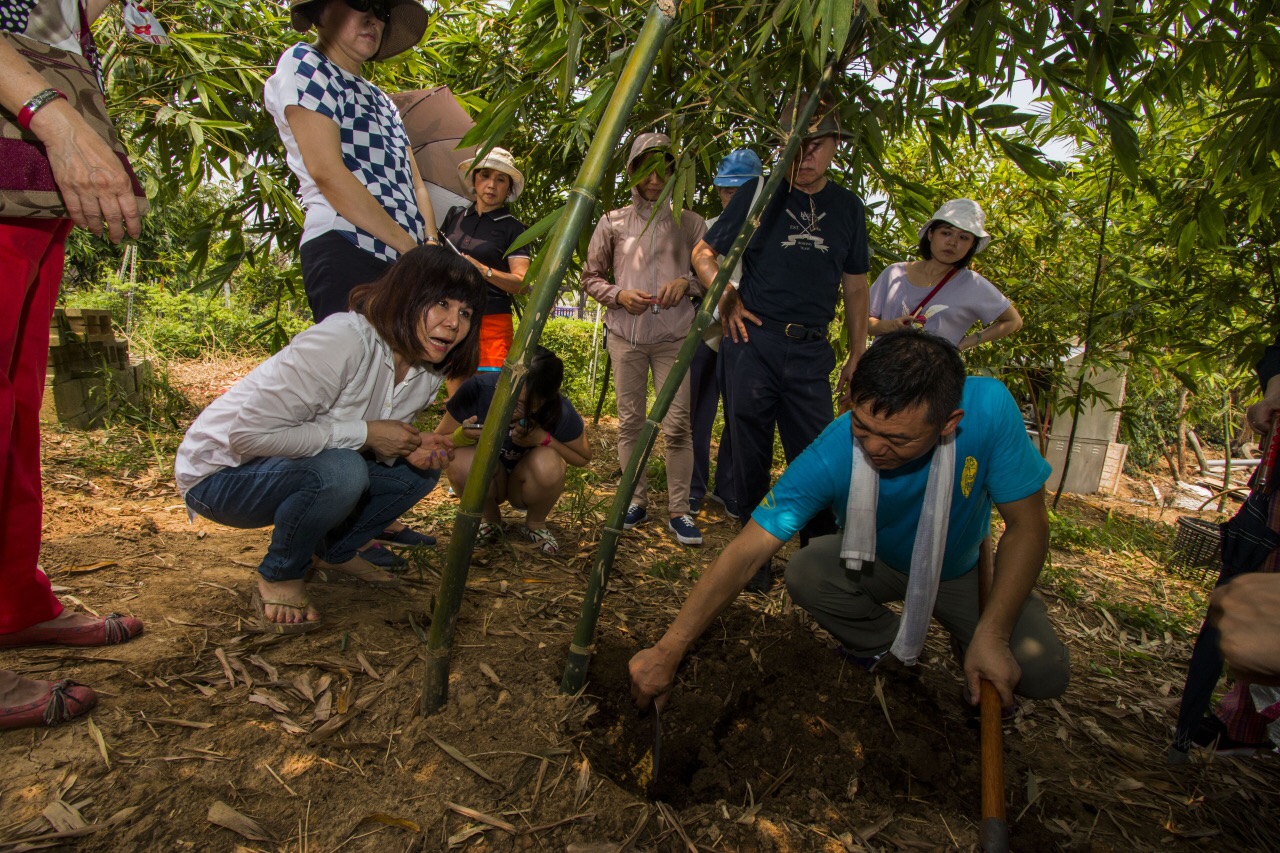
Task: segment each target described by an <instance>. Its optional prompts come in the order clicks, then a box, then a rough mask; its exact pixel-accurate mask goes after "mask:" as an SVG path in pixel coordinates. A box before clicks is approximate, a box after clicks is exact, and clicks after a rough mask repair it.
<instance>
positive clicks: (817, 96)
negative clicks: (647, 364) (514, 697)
mask: <svg viewBox="0 0 1280 853" xmlns="http://www.w3.org/2000/svg"><path fill="white" fill-rule="evenodd" d="M863 20H864V17H863V15H862V13H861V10H860V13H859V16H858V19H857V21H856V22H855V26H854V27H853V28H851V31H850V33H849V37H850V39H852V38H853V37H854V35H855V32H854V31H855V30H856V31H860V30H861V24H862V22H863ZM840 64H841V61H840V60H839V59H838V58H837V59H833V60H832V62H831V63H830V64H829V65H827V67H826V69H825V70H824V71H823V73H822V77H821V78H820V79H819V81H818V85H817V86H816V87H815V88H814V90H813V91H812V92H811V93H810V95H809V98H808V100H806V101H805V103H804V106H803V107H801V109H800V111H799V114H798V116H796V118H795V120H794V121H793V122H792V125H791V127H792V130H791V134H790V135H789V136H788V137H787V142H786V145H785V146H784V147H783V149H782V152H781V154H780V155H779V156H778V160H777V165H776V167H775V168H774V170H773V173H772V174H771V175H770V176H769V180H768V181H767V182H766V183H765V185H764V188H763V190H761V192H760V197H759V198H757V199H756V201H755V204H753V205H752V206H751V210H750V212H749V213H748V214H747V218H746V221H745V222H743V224H742V230H741V231H739V232H738V236H737V238H735V239H734V241H733V245H732V246H731V247H730V248H729V252H728V254H726V255H725V256H724V258H723V259H722V260H721V262H720V271H719V272H718V273H717V274H716V277H715V280H714V281H713V282H712V283H711V286H710V287H708V288H707V293H706V295H705V296H704V297H703V298H702V305H701V307H699V309H698V312H697V314H695V315H694V318H693V327H692V328H691V329H690V330H689V334H688V335H687V336H686V337H685V340H684V345H683V346H682V347H681V348H680V355H679V356H678V357H677V358H676V362H675V364H674V365H673V366H672V368H671V372H670V373H668V374H667V381H666V382H665V383H663V385H662V388H661V389H660V390H659V391H658V393H657V396H656V398H655V399H654V403H653V408H652V409H650V411H649V416H648V417H647V418H646V419H645V422H644V426H643V427H642V428H641V431H640V439H639V441H638V442H637V443H636V447H635V449H634V450H633V451H632V453H631V459H630V460H628V462H627V468H626V470H625V471H623V473H622V479H621V480H620V481H619V483H618V492H617V494H616V495H615V497H614V500H613V505H612V506H611V507H610V509H609V515H608V518H607V520H606V521H605V528H604V532H603V534H602V536H601V538H600V547H599V549H598V550H597V551H596V555H595V559H594V560H593V561H592V564H591V573H590V575H588V577H587V591H586V595H585V596H583V601H582V612H581V614H580V615H579V617H578V624H577V627H576V628H575V630H574V634H573V642H572V644H570V646H569V661H568V664H567V665H566V666H565V670H564V677H563V678H562V679H561V681H560V691H561V692H562V693H567V694H570V695H572V694H575V693H577V692H578V691H580V690H581V689H582V688H583V686H584V685H585V684H586V681H587V667H588V665H589V664H590V663H591V654H592V644H593V642H594V640H595V634H596V623H597V622H598V621H599V619H600V606H601V605H602V604H603V603H604V596H605V592H606V591H607V590H608V586H609V572H610V571H611V570H612V568H613V561H614V558H615V557H616V556H617V553H618V541H619V539H620V538H621V536H622V522H623V517H624V516H625V515H626V512H627V507H628V506H629V505H630V504H631V497H632V495H633V494H634V493H635V488H636V480H637V478H638V477H639V474H640V471H642V470H644V466H645V465H646V464H648V461H649V452H650V451H651V450H652V449H653V442H654V440H655V439H656V438H657V436H658V428H659V427H660V426H661V424H662V419H663V417H665V416H666V414H667V409H668V408H670V406H671V401H672V400H674V399H675V396H676V391H677V390H679V388H680V383H681V382H683V381H684V376H685V374H686V373H687V372H688V370H689V364H690V363H691V362H692V361H693V354H694V353H695V352H696V351H697V349H698V346H699V344H701V343H702V334H703V332H704V331H706V328H707V326H708V325H710V323H711V311H712V309H713V308H715V306H716V304H717V303H718V302H719V301H720V294H721V293H722V292H723V291H724V286H725V283H726V282H727V281H728V280H729V276H730V275H731V274H732V273H733V268H734V267H735V266H737V264H738V259H739V258H741V257H742V253H743V251H744V250H745V249H746V247H747V243H748V242H750V240H751V236H752V235H753V234H754V233H755V230H756V228H757V227H759V225H760V218H761V216H762V215H763V214H764V210H765V208H766V207H767V206H768V204H769V202H770V201H771V200H772V199H773V197H774V195H776V194H777V192H778V189H779V188H780V187H781V186H782V181H783V178H784V177H785V175H786V172H787V168H788V164H790V162H791V160H792V158H793V157H795V155H796V152H797V151H799V150H800V143H801V141H802V136H803V133H804V130H805V129H806V128H807V127H808V126H809V122H810V120H812V118H813V116H814V114H815V113H816V112H817V109H818V104H819V102H820V101H821V99H822V97H823V95H825V94H826V92H827V90H828V89H830V87H831V82H832V80H833V79H834V78H835V76H836V73H837V69H838V68H839V67H840Z"/></svg>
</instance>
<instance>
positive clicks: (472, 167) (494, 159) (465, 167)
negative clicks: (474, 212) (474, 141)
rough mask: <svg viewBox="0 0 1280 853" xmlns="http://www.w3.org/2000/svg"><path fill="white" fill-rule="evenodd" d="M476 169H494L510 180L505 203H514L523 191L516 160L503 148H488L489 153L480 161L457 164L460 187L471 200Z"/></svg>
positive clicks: (522, 177) (474, 191) (474, 185)
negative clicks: (509, 190)
mask: <svg viewBox="0 0 1280 853" xmlns="http://www.w3.org/2000/svg"><path fill="white" fill-rule="evenodd" d="M476 169H494V170H496V171H499V172H502V173H503V174H504V175H506V176H507V177H509V178H510V179H511V192H510V193H509V194H508V195H507V201H515V200H516V199H518V198H519V197H520V193H521V192H522V191H523V190H524V175H523V174H521V172H520V170H519V169H517V168H516V160H515V158H514V157H512V156H511V152H510V151H508V150H507V149H505V148H490V149H489V153H488V154H486V155H484V156H483V157H481V158H480V159H478V160H476V161H474V162H472V161H469V160H468V161H467V162H465V163H460V164H458V177H459V178H461V179H462V185H463V186H464V187H466V190H467V195H469V196H470V197H471V198H475V197H476V183H475V181H473V180H471V176H472V174H474V173H475V171H476Z"/></svg>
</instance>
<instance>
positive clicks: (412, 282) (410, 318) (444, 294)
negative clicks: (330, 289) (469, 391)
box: [348, 246, 485, 379]
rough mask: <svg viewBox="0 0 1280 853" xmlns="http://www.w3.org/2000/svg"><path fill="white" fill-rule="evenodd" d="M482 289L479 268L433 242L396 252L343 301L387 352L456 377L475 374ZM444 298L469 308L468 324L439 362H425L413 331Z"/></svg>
mask: <svg viewBox="0 0 1280 853" xmlns="http://www.w3.org/2000/svg"><path fill="white" fill-rule="evenodd" d="M484 289H485V282H484V279H483V278H482V277H481V275H480V271H479V270H477V269H476V268H475V267H474V266H473V265H472V264H471V262H470V261H468V260H466V259H465V258H463V257H462V256H461V255H456V254H454V253H453V252H451V251H449V250H448V249H442V248H439V247H437V246H418V247H417V248H415V249H410V250H409V251H408V252H405V253H404V254H403V255H401V256H400V260H398V261H396V263H395V265H394V266H392V267H391V268H390V269H388V270H387V271H386V272H385V273H383V274H382V277H381V278H379V279H378V280H377V281H374V282H371V283H369V284H362V285H360V286H358V287H356V288H354V289H353V290H352V291H351V296H350V297H349V301H348V305H349V306H350V308H351V310H352V311H355V312H356V313H358V314H363V315H364V317H365V319H367V320H368V321H369V324H370V325H371V326H373V328H374V331H376V332H377V333H378V335H379V337H381V338H382V339H383V340H384V341H386V342H387V344H388V345H389V346H390V347H391V349H392V351H393V352H396V353H399V354H400V355H401V356H402V357H404V358H407V359H408V360H409V362H410V363H411V364H415V365H426V366H430V367H431V368H432V369H433V370H436V371H438V372H439V373H442V374H444V375H445V376H446V377H448V378H450V379H457V378H460V377H467V376H470V375H471V374H473V373H475V372H476V365H477V364H478V363H479V361H480V315H481V313H482V311H483V310H484V301H485V297H484V292H485V290H484ZM446 299H454V300H457V301H458V302H463V303H465V304H467V305H469V306H470V307H471V328H470V329H468V330H467V334H466V336H465V337H464V338H463V339H462V340H460V341H458V342H457V344H455V345H454V347H453V349H451V350H449V354H448V355H446V356H445V357H444V361H442V362H440V363H439V364H431V363H430V362H429V361H428V359H427V353H426V349H425V347H424V346H423V344H422V340H421V338H420V336H419V332H420V327H421V324H422V322H423V320H424V319H425V317H426V316H427V312H428V311H429V310H430V309H431V306H433V305H435V304H437V303H439V302H442V301H444V300H446Z"/></svg>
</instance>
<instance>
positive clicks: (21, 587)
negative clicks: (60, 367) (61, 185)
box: [0, 217, 71, 634]
mask: <svg viewBox="0 0 1280 853" xmlns="http://www.w3.org/2000/svg"><path fill="white" fill-rule="evenodd" d="M70 230H71V221H70V220H67V219H15V218H11V217H0V634H8V633H11V632H13V631H21V630H22V629H23V628H27V627H30V626H31V625H35V624H37V623H39V622H44V621H47V620H49V619H52V618H53V617H55V616H57V615H58V614H59V613H61V612H62V604H61V603H60V602H59V601H58V598H57V596H55V595H54V594H53V591H52V590H51V589H50V587H49V579H48V578H47V577H45V575H44V573H43V572H41V571H40V570H39V568H37V566H36V560H37V559H38V558H39V556H40V528H41V525H42V522H43V519H42V516H43V511H44V499H43V496H42V495H41V492H40V400H41V397H42V396H43V395H44V379H45V369H46V367H47V365H48V361H49V320H50V318H51V317H52V316H53V307H54V304H55V303H56V302H57V299H58V286H59V285H60V284H61V283H62V260H63V246H64V244H65V242H66V239H67V232H69V231H70Z"/></svg>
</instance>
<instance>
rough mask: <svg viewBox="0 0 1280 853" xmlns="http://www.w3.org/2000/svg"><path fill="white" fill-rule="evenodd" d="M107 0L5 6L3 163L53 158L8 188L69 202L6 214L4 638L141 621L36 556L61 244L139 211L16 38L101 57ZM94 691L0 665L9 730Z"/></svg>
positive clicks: (105, 638) (118, 630) (105, 632)
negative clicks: (95, 37) (87, 608)
mask: <svg viewBox="0 0 1280 853" xmlns="http://www.w3.org/2000/svg"><path fill="white" fill-rule="evenodd" d="M105 5H106V2H105V0H81V2H80V3H78V4H77V3H65V2H63V3H38V4H32V6H31V8H30V9H29V10H28V11H26V12H25V13H23V14H17V13H14V14H6V15H3V16H0V121H3V122H4V123H5V124H8V125H10V126H14V125H16V126H17V127H19V128H21V129H22V130H23V131H24V133H23V139H21V140H15V139H12V138H5V139H4V140H3V145H4V146H5V147H4V148H3V149H0V163H5V164H8V165H13V164H14V163H15V162H17V161H18V160H20V159H22V158H23V157H24V155H30V154H31V152H38V153H37V154H36V155H35V156H36V157H39V156H40V154H43V157H44V160H43V161H40V160H36V161H34V162H31V161H28V160H24V161H23V162H22V163H20V164H19V165H22V166H24V167H27V168H25V169H24V170H23V176H24V179H25V180H27V181H29V184H28V185H26V186H18V187H15V186H13V183H12V182H11V181H10V180H8V179H10V178H12V173H10V174H9V175H5V176H4V177H5V178H6V179H7V180H6V189H8V190H15V191H18V192H21V191H23V190H30V191H32V192H33V193H38V192H40V191H41V190H44V191H46V192H47V191H52V190H56V192H57V195H58V196H59V198H60V200H61V202H62V205H61V209H60V211H59V212H60V213H61V214H62V216H61V218H44V217H34V216H0V647H14V646H28V645H46V644H53V645H75V646H93V645H105V644H110V643H120V642H124V641H125V640H128V639H131V638H132V637H135V636H137V635H138V634H140V633H141V632H142V623H141V622H139V621H138V620H137V619H134V618H132V617H126V616H121V615H119V614H115V613H113V614H111V615H109V616H107V617H106V618H97V617H91V616H88V615H85V614H81V613H69V612H67V611H65V610H63V608H62V604H61V602H59V601H58V599H57V597H56V596H54V594H53V592H52V590H51V588H50V585H49V579H48V578H47V577H46V576H45V574H44V572H42V571H41V570H40V567H39V566H38V565H37V563H36V560H37V559H38V557H39V555H40V529H41V518H42V513H43V503H42V500H41V493H40V432H39V413H40V402H41V396H42V395H43V393H44V379H45V367H46V363H47V361H48V357H49V320H50V318H51V316H52V315H53V306H54V302H55V301H56V300H57V297H58V285H59V284H60V283H61V280H62V262H63V254H64V251H63V245H64V242H65V240H66V238H67V233H68V232H69V231H70V230H71V228H72V226H73V225H79V226H81V227H84V228H88V229H89V230H90V231H92V232H93V233H94V234H102V233H103V232H104V231H105V232H106V233H107V234H108V235H109V236H110V238H111V239H112V240H113V241H115V242H119V241H120V240H121V239H123V237H124V235H125V233H126V232H127V233H129V234H130V235H132V236H134V237H137V236H138V232H139V228H140V216H139V212H138V205H137V202H136V200H135V198H134V188H133V185H132V181H131V178H130V175H129V174H128V172H127V171H126V169H125V168H124V166H123V165H122V163H121V161H120V159H119V158H118V157H117V156H116V154H115V153H114V152H112V150H111V149H110V147H109V146H108V144H107V143H106V142H105V141H104V140H103V139H102V137H100V136H99V135H98V132H97V131H95V130H94V129H93V128H92V127H90V126H89V124H88V123H86V121H85V119H84V118H83V117H82V116H81V115H80V113H79V112H77V111H76V109H75V108H74V107H72V105H71V102H70V101H69V100H68V99H67V97H66V95H65V94H64V93H62V92H60V91H58V90H57V89H54V88H53V87H52V86H50V84H49V81H48V80H46V79H45V78H44V77H43V76H41V74H40V73H39V72H38V71H36V70H35V68H34V67H33V66H32V65H31V63H30V62H28V60H27V59H25V58H24V57H23V54H22V53H19V52H18V49H17V47H22V46H23V45H22V41H21V39H22V38H24V37H25V38H26V39H33V40H35V41H37V42H39V43H40V44H42V45H49V46H52V47H54V48H60V49H62V50H66V51H69V52H71V53H75V54H78V55H80V56H83V57H85V58H87V59H89V60H90V61H91V62H92V61H93V58H94V51H93V42H92V38H91V37H90V35H89V22H90V21H91V20H92V18H93V17H96V15H97V13H100V12H101V11H102V8H103V7H104V6H105ZM15 46H16V47H15ZM31 143H38V144H37V145H32V144H31ZM23 146H25V147H23ZM33 176H34V177H33ZM43 183H47V184H48V186H43V185H42V184H43ZM0 201H2V199H0ZM12 209H13V208H12V207H11V206H10V205H7V204H5V205H0V210H12ZM54 215H55V216H56V215H57V214H54ZM96 701H97V697H96V696H95V695H94V692H93V691H92V690H90V689H89V688H87V687H84V686H82V685H78V684H75V683H74V682H71V681H65V680H64V681H58V682H49V681H39V680H36V679H30V678H22V677H20V676H18V675H17V674H16V673H13V672H10V671H8V670H0V729H6V728H17V727H19V726H29V725H41V724H43V725H55V724H57V723H60V722H64V721H65V720H68V719H70V718H72V717H74V716H76V715H78V714H82V713H84V712H85V711H87V710H88V709H89V708H91V707H93V705H94V703H95V702H96Z"/></svg>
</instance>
